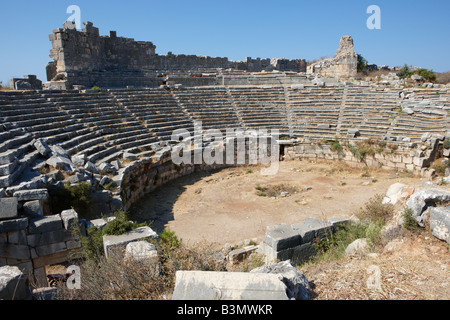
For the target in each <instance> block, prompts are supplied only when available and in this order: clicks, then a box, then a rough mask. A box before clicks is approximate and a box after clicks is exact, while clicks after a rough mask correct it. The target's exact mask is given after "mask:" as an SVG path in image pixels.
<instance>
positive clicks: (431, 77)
mask: <svg viewBox="0 0 450 320" xmlns="http://www.w3.org/2000/svg"><path fill="white" fill-rule="evenodd" d="M415 73H416V74H418V75H419V76H421V77H423V78H424V79H425V80H427V81H436V74H435V73H434V72H433V71H431V70H428V69H420V70H417V71H416V72H415Z"/></svg>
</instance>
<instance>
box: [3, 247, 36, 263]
mask: <svg viewBox="0 0 450 320" xmlns="http://www.w3.org/2000/svg"><path fill="white" fill-rule="evenodd" d="M0 257H1V258H9V259H17V260H27V259H30V249H29V248H28V246H23V245H17V244H5V243H4V244H0Z"/></svg>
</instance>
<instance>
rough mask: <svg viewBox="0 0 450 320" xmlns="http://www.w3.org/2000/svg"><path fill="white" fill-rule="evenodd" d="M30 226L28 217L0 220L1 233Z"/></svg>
mask: <svg viewBox="0 0 450 320" xmlns="http://www.w3.org/2000/svg"><path fill="white" fill-rule="evenodd" d="M27 227H28V218H19V219H14V220H6V221H0V233H6V232H13V231H18V230H24V229H26V228H27Z"/></svg>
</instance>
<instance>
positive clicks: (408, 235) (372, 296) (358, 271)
mask: <svg viewBox="0 0 450 320" xmlns="http://www.w3.org/2000/svg"><path fill="white" fill-rule="evenodd" d="M374 251H376V253H375V254H374V253H371V254H368V255H365V256H361V257H345V258H343V259H341V260H338V261H332V262H320V263H315V264H310V265H304V266H302V267H301V271H302V272H303V273H304V274H305V275H306V277H307V278H308V280H309V281H312V283H313V298H314V299H317V300H448V299H450V254H449V253H450V247H449V246H448V244H447V243H445V242H443V241H440V240H438V239H436V238H434V237H433V236H432V235H431V233H430V232H429V231H426V230H420V231H416V232H408V231H406V232H405V233H404V235H403V236H401V237H399V238H397V239H395V240H393V241H391V242H390V243H388V244H387V245H386V246H384V247H382V248H378V249H376V250H374ZM374 266H375V267H376V268H378V271H379V274H378V277H379V285H380V286H379V288H377V289H372V288H371V286H370V285H368V282H369V283H373V282H371V278H372V279H374V277H375V273H374V271H373V270H375V269H373V267H374Z"/></svg>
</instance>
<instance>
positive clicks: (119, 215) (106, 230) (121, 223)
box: [102, 211, 147, 236]
mask: <svg viewBox="0 0 450 320" xmlns="http://www.w3.org/2000/svg"><path fill="white" fill-rule="evenodd" d="M114 216H115V217H116V219H114V220H113V221H111V222H109V223H107V224H106V226H104V227H103V229H102V235H110V236H119V235H121V234H124V233H125V232H128V231H131V230H134V229H137V228H140V227H145V226H147V224H145V223H141V224H138V223H136V222H133V221H130V218H129V215H128V213H127V212H125V211H117V212H116V213H115V214H114Z"/></svg>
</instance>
